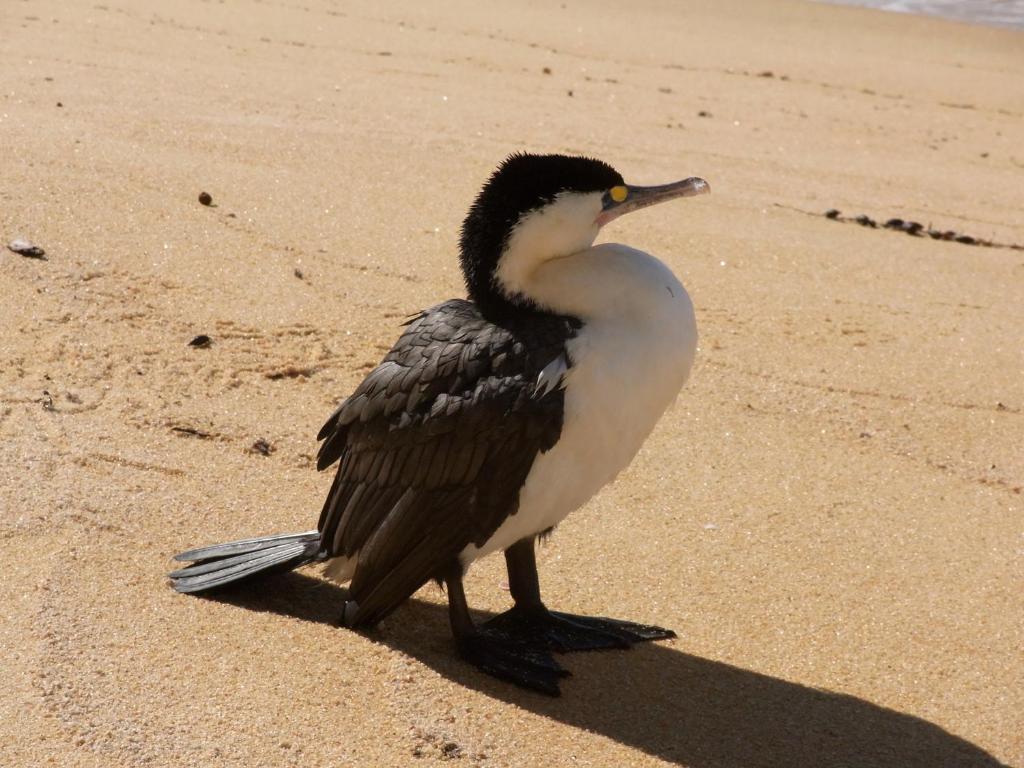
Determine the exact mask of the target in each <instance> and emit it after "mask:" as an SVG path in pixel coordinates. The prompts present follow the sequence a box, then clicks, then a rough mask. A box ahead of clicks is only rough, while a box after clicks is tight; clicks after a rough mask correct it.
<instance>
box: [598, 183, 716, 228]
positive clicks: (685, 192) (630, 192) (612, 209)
mask: <svg viewBox="0 0 1024 768" xmlns="http://www.w3.org/2000/svg"><path fill="white" fill-rule="evenodd" d="M710 191H711V187H710V186H709V185H708V183H707V182H706V181H704V179H700V178H697V177H696V176H691V177H690V178H688V179H683V180H682V181H674V182H672V183H671V184H661V185H660V186H657V187H635V186H633V185H632V184H623V185H622V186H618V187H612V188H611V189H609V190H608V191H607V192H605V193H604V195H603V196H602V198H601V214H600V215H599V216H598V217H597V223H598V225H600V226H603V225H605V224H607V223H608V222H609V221H611V220H612V219H617V218H618V217H619V216H621V215H622V214H624V213H631V212H632V211H639V210H640V209H641V208H646V207H647V206H649V205H655V204H656V203H664V202H665V201H666V200H674V199H675V198H677V197H694V196H695V195H706V194H707V193H709V192H710Z"/></svg>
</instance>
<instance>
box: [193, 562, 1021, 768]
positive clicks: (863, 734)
mask: <svg viewBox="0 0 1024 768" xmlns="http://www.w3.org/2000/svg"><path fill="white" fill-rule="evenodd" d="M344 596H345V592H344V590H343V589H341V588H339V587H336V586H334V585H333V584H330V583H328V582H325V581H321V580H319V579H314V578H310V577H309V576H304V575H302V574H300V573H288V574H284V575H281V576H275V577H272V580H271V579H268V580H266V581H263V582H262V583H261V584H260V585H259V586H258V587H257V588H256V589H245V588H244V587H242V588H232V589H227V590H224V591H221V592H219V593H216V594H213V595H211V596H210V597H211V598H212V599H216V600H219V601H223V602H228V603H231V604H233V605H238V606H241V607H244V608H247V609H250V610H256V611H269V612H273V613H277V614H281V615H284V616H291V617H295V618H298V619H302V620H304V621H310V622H318V623H327V624H332V625H334V624H336V623H337V619H338V616H339V615H340V612H341V606H342V603H343V601H344ZM477 618H478V619H479V620H483V619H485V618H486V615H484V614H478V616H477ZM622 618H628V617H622ZM677 629H679V628H677ZM347 631H348V630H345V629H342V628H339V629H338V634H339V637H338V642H344V639H345V638H344V634H345V632H347ZM370 636H371V637H372V638H373V639H374V640H376V641H378V642H381V643H383V644H385V645H388V646H390V647H392V648H395V649H397V650H400V651H402V652H403V653H406V654H408V655H409V656H412V657H414V658H416V659H418V660H419V661H420V662H422V663H423V664H426V665H427V666H428V667H430V668H431V669H434V670H436V671H437V672H438V673H439V674H441V675H443V676H445V677H447V678H449V679H450V680H453V681H455V682H457V683H458V684H459V685H463V686H465V687H467V688H473V689H476V690H479V691H482V692H484V693H486V694H487V695H488V696H492V697H494V698H496V699H500V700H502V701H507V702H509V703H512V704H515V705H516V706H519V707H522V708H524V709H527V710H530V711H531V712H536V713H538V714H541V715H544V716H545V717H549V718H551V719H552V720H557V721H560V722H563V723H565V724H567V725H571V726H573V727H575V728H581V729H584V730H587V731H592V732H594V733H598V734H601V735H602V736H606V737H608V738H610V739H614V740H615V741H617V742H620V743H622V744H626V745H629V746H632V747H636V748H637V749H641V750H643V751H644V752H647V753H648V754H650V755H653V756H655V757H658V758H661V759H662V760H668V761H672V762H675V763H678V764H680V765H685V766H693V767H694V768H727V767H729V768H733V767H736V768H739V767H740V766H742V767H743V768H761V767H767V766H800V767H801V768H811V767H816V766H822V767H824V766H829V768H832V767H833V766H843V767H847V766H849V767H852V766H871V767H872V768H939V767H940V766H957V767H958V768H960V767H963V768H968V767H969V766H970V767H973V766H978V767H979V768H980V767H982V766H986V767H987V766H991V767H993V768H995V767H996V766H1002V765H1003V764H1002V763H1000V762H999V761H998V760H996V759H995V758H993V757H992V756H991V755H989V754H988V753H986V752H985V751H983V750H982V749H980V748H979V747H976V746H974V745H973V744H971V743H970V742H968V741H965V740H964V739H961V738H959V737H958V736H954V735H953V734H951V733H949V732H948V731H945V730H943V729H942V728H940V727H939V726H937V725H934V724H932V723H929V722H927V721H926V720H922V719H920V718H917V717H914V716H912V715H906V714H903V713H901V712H896V711H894V710H891V709H886V708H885V707H882V706H878V705H877V704H872V703H871V702H869V701H865V700H864V699H858V698H856V697H855V696H848V695H845V694H841V693H833V692H830V691H825V690H818V689H815V688H808V687H806V686H803V685H799V684H798V683H791V682H787V681H785V680H780V679H778V678H774V677H769V676H768V675H762V674H759V673H757V672H752V671H750V670H747V669H741V668H739V667H734V666H731V665H729V664H722V663H720V662H717V661H710V660H708V659H703V658H700V657H698V656H692V655H690V654H687V653H684V652H682V651H680V650H678V649H677V648H676V647H674V645H679V644H681V643H680V642H679V641H676V643H675V644H643V645H640V646H637V647H635V648H633V649H631V650H630V651H628V652H596V653H587V654H573V655H569V656H560V657H559V660H560V661H561V662H562V663H563V664H564V666H566V667H567V668H568V669H570V670H571V671H572V672H573V676H572V677H570V678H567V679H566V680H565V681H564V682H563V684H562V697H561V698H557V699H555V698H549V697H547V696H543V695H540V694H536V693H532V692H530V691H524V690H520V689H519V688H516V687H514V686H512V685H509V684H506V683H503V682H501V681H499V680H495V679H492V678H491V677H488V676H487V675H484V674H483V673H481V672H478V671H477V670H476V669H474V668H473V667H471V666H469V665H468V664H466V663H464V662H463V661H461V660H460V659H459V658H458V657H456V656H455V654H454V652H453V650H454V649H453V645H452V642H451V639H450V634H449V629H448V616H447V609H446V608H445V607H444V606H441V605H437V604H434V603H429V602H424V601H421V600H416V599H413V600H411V601H409V603H408V604H407V605H406V606H404V607H403V608H401V609H400V610H399V611H398V612H397V613H396V614H395V615H394V616H393V617H392V618H391V619H390V620H388V621H387V622H385V623H384V624H382V625H381V627H380V628H378V629H376V630H374V631H373V632H372V633H370Z"/></svg>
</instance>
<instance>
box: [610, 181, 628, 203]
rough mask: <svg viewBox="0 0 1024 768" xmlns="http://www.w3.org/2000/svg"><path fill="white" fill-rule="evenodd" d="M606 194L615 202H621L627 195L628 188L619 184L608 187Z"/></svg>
mask: <svg viewBox="0 0 1024 768" xmlns="http://www.w3.org/2000/svg"><path fill="white" fill-rule="evenodd" d="M608 195H609V196H610V197H611V199H612V200H614V201H615V202H616V203H621V202H622V201H623V200H625V199H626V198H627V197H628V196H629V190H628V189H627V188H626V187H624V186H621V185H620V186H617V187H612V188H611V189H609V190H608Z"/></svg>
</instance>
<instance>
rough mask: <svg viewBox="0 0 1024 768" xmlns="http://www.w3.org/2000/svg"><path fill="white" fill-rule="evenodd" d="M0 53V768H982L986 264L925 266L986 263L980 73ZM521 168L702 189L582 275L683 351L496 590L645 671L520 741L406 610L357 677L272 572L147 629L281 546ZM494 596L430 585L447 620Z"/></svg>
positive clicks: (1021, 581)
mask: <svg viewBox="0 0 1024 768" xmlns="http://www.w3.org/2000/svg"><path fill="white" fill-rule="evenodd" d="M0 25H2V28H3V29H4V30H5V33H4V34H3V35H0V56H2V61H3V65H2V67H0V160H2V163H0V562H2V563H3V577H2V578H0V604H2V605H3V618H2V621H0V648H2V654H0V679H2V680H3V681H4V685H3V689H4V692H3V695H2V696H0V765H4V766H38V765H48V764H52V765H60V766H75V767H77V766H94V767H96V768H99V767H103V768H108V767H110V766H118V767H120V766H141V765H145V766H192V765H195V766H199V765H202V766H278V765H281V766H286V765H295V766H303V768H314V767H315V766H348V765H353V766H355V765H359V766H364V765H365V766H411V765H416V766H419V765H424V766H426V765H432V764H435V763H438V764H440V763H446V764H455V765H460V764H461V765H467V766H470V765H473V766H475V765H479V766H562V765H586V766H609V767H612V766H615V767H621V766H654V765H679V766H687V767H689V768H733V767H736V768H759V767H765V768H767V767H768V766H871V767H876V766H877V767H883V768H908V767H914V768H917V767H920V768H936V767H938V766H943V767H945V766H950V767H953V766H956V767H960V766H964V767H968V766H970V767H974V766H977V767H979V768H988V767H990V766H991V767H994V766H1000V765H1012V766H1024V652H1022V649H1024V524H1022V512H1024V494H1022V486H1024V450H1022V435H1024V250H1014V249H1011V248H1001V247H984V246H980V245H972V244H969V243H966V242H957V241H956V240H953V239H942V238H941V237H939V238H933V237H930V236H928V235H927V232H926V230H928V229H933V230H935V232H936V234H937V235H938V234H939V233H945V232H947V231H949V232H954V233H956V235H955V236H959V237H961V238H962V239H964V238H969V239H973V240H975V241H977V240H984V241H990V242H993V243H997V244H1013V243H1018V244H1019V243H1024V204H1022V202H1024V201H1022V193H1021V190H1022V189H1024V186H1022V179H1024V89H1022V88H1021V85H1020V84H1021V83H1022V82H1024V35H1022V34H1021V33H1020V32H1015V31H1013V30H1007V29H998V28H986V27H981V26H971V25H966V24H962V23H956V22H951V21H944V20H939V19H933V18H923V17H914V16H908V15H897V14H886V13H882V12H878V11H873V10H866V9H861V8H847V7H842V6H835V5H825V4H821V5H819V4H813V3H808V2H796V1H795V0H794V1H792V2H790V1H789V0H772V1H771V2H769V0H759V1H757V2H747V1H745V0H744V1H743V2H741V1H740V0H724V1H721V2H719V1H712V0H704V1H703V2H692V3H685V4H684V3H675V2H669V1H667V0H640V2H637V3H613V2H607V1H605V0H594V1H593V2H585V3H575V2H567V3H554V4H548V3H534V2H531V3H525V4H522V5H521V6H520V7H518V8H517V9H516V10H515V11H511V10H509V9H507V8H506V6H505V5H503V4H500V3H492V2H487V3H473V2H462V1H460V2H455V3H448V4H444V5H443V6H437V7H427V6H424V5H423V4H420V3H413V2H407V1H406V0H403V1H401V2H396V3H388V4H381V5H376V4H370V3H361V4H336V3H331V2H328V0H266V1H265V2H238V3H225V2H208V1H206V0H185V2H182V3H175V4H173V5H165V4H159V3H151V2H144V1H143V0H103V2H101V3H75V4H72V3H63V2H57V1H56V0H12V1H10V2H6V3H3V4H2V5H0ZM516 150H531V151H537V152H571V153H586V154H590V155H594V156H597V157H600V158H602V159H604V160H606V161H608V162H610V163H612V164H613V165H615V166H616V168H618V170H619V171H621V172H622V174H623V175H624V176H625V178H626V179H627V180H628V181H630V182H632V183H637V184H657V183H661V182H666V181H670V180H674V179H678V178H682V177H684V176H689V175H699V176H702V177H704V178H706V179H708V181H709V182H710V184H711V187H712V190H713V193H712V194H711V195H710V196H708V197H703V198H700V199H695V200H688V201H682V202H678V203H673V204H671V205H666V206H659V207H656V208H654V209H651V210H650V211H646V212H643V213H638V214H636V215H635V216H631V217H629V218H628V219H623V220H622V221H619V222H616V223H614V224H613V225H611V226H609V227H608V228H607V230H606V231H605V232H604V233H603V238H604V239H607V240H614V241H618V242H623V243H628V244H630V245H633V246H635V247H638V248H642V249H644V250H646V251H650V252H651V253H654V254H656V255H658V256H659V257H661V258H662V259H663V260H664V261H666V263H668V264H669V265H670V266H671V267H672V268H673V270H674V271H675V272H676V274H677V275H679V277H680V279H681V280H682V281H683V283H684V284H685V285H686V286H687V287H688V289H689V291H690V293H691V295H692V297H693V300H694V303H695V305H696V308H697V319H698V324H699V328H700V332H701V342H700V351H699V355H698V361H697V364H696V367H695V369H694V372H693V374H692V377H691V380H690V382H689V384H688V385H687V387H686V388H685V390H684V391H683V392H682V394H681V395H680V397H679V400H678V402H677V403H676V405H675V406H674V407H673V408H672V409H671V410H670V411H669V412H668V413H667V414H666V416H665V417H664V418H663V420H662V421H661V423H660V425H659V426H658V428H657V429H656V431H655V433H654V434H653V435H652V437H651V438H650V440H649V441H648V442H647V444H646V445H645V447H644V449H643V450H642V451H641V453H640V455H639V456H638V457H637V459H636V460H635V461H634V463H633V464H632V465H631V467H630V468H629V469H628V470H627V471H626V472H624V473H623V474H622V475H621V476H620V477H619V479H618V480H617V481H616V483H615V484H614V485H612V486H611V487H609V488H607V489H606V490H605V491H604V492H603V493H601V494H600V495H599V496H598V497H597V498H595V499H594V500H592V501H591V502H590V503H589V504H588V505H586V507H584V508H583V509H582V510H580V511H579V512H577V513H576V514H575V515H573V516H571V517H570V518H569V519H568V520H567V521H566V522H565V523H564V524H563V525H562V526H561V527H560V528H559V529H558V531H557V532H556V533H555V535H554V536H553V537H552V538H551V539H550V541H549V542H548V543H547V545H546V546H544V547H543V548H542V549H541V550H540V553H539V560H540V566H541V579H542V585H543V588H544V594H545V599H546V601H547V602H548V604H549V605H551V606H552V607H555V608H559V609H562V610H569V611H573V612H577V613H586V614H593V615H611V616H618V617H623V618H631V619H634V620H637V621H646V622H652V623H658V624H662V625H664V626H668V627H671V628H673V629H674V630H675V631H676V632H677V633H678V638H677V639H676V640H674V641H670V642H662V643H658V644H651V645H645V646H643V647H638V648H635V649H633V650H631V651H630V652H628V653H593V654H576V655H571V656H565V657H562V661H563V662H564V664H565V665H566V666H567V667H568V668H569V669H570V670H571V671H572V673H573V676H572V677H571V678H569V679H568V680H567V681H566V682H565V683H564V684H563V686H562V689H563V695H562V697H561V698H560V699H549V698H546V697H543V696H540V695H538V694H534V693H530V692H527V691H522V690H519V689H517V688H514V687H512V686H510V685H507V684H505V683H502V682H500V681H497V680H494V679H491V678H488V677H485V676H483V675H481V674H479V673H478V672H477V671H476V670H474V669H473V668H472V667H470V666H468V665H466V664H464V663H463V662H461V661H459V660H458V659H457V658H456V657H455V656H454V654H453V647H452V641H451V637H450V634H449V631H448V626H447V616H446V609H445V607H444V606H445V602H446V601H445V596H444V594H443V593H442V592H441V591H440V590H439V589H438V588H437V587H435V586H433V585H430V586H428V587H425V588H424V589H423V590H421V591H420V592H419V593H418V594H417V595H416V597H415V598H414V599H413V600H411V601H410V603H409V604H408V605H407V606H406V607H404V608H402V609H400V610H399V611H398V612H397V613H396V614H394V615H393V616H392V617H390V618H389V619H388V620H387V621H385V622H384V623H383V624H382V625H381V626H380V627H379V628H377V629H376V630H375V631H374V632H372V633H369V634H365V635H363V634H356V633H352V632H350V631H347V630H345V629H341V628H338V627H337V626H335V621H336V619H337V617H338V613H339V610H340V606H341V602H342V600H343V594H344V593H343V590H342V589H341V588H339V587H336V586H334V585H332V584H330V583H328V582H326V581H324V580H322V579H321V577H320V575H319V573H318V571H317V570H316V569H314V568H307V569H304V570H302V571H300V572H298V573H295V574H290V575H287V576H282V577H279V578H276V579H274V580H267V581H265V582H262V583H261V584H260V586H259V587H258V588H257V589H254V590H248V591H246V590H240V591H233V592H229V593H225V594H223V595H220V596H218V597H217V598H215V599H199V598H194V597H186V596H182V595H179V594H176V593H174V592H173V591H172V590H171V589H170V588H169V587H168V585H167V581H166V578H165V575H166V573H167V571H168V570H170V569H171V567H172V563H171V560H170V558H171V556H172V555H173V554H174V553H176V552H179V551H181V550H182V549H185V548H187V547H190V546H194V545H199V544H207V543H213V542H218V541H223V540H227V539H232V538H241V537H245V536H250V535H260V534H270V533H278V532H289V531H298V530H306V529H309V528H311V527H313V526H315V524H316V520H317V516H318V514H319V511H320V505H321V503H322V500H323V497H324V495H325V493H326V492H327V489H328V486H329V485H330V480H331V477H330V473H326V472H325V473H317V472H316V471H315V466H314V464H315V459H314V457H315V453H316V448H317V445H316V441H315V435H316V432H317V430H318V429H319V427H320V425H321V424H322V423H323V421H324V419H325V418H326V417H327V416H328V415H329V414H330V412H331V411H332V410H333V408H334V407H335V405H336V404H337V402H338V401H340V400H341V399H342V398H343V397H344V396H345V395H346V394H347V393H348V392H349V391H351V389H352V388H353V387H354V386H355V385H356V384H357V383H358V382H359V380H360V379H361V377H362V376H363V375H365V373H366V372H367V371H368V370H369V369H370V368H371V367H372V366H373V365H375V364H376V363H377V361H378V360H379V359H380V357H381V356H382V355H383V353H384V352H385V351H386V350H387V349H388V348H389V347H390V345H391V343H392V342H393V341H394V339H395V337H396V336H397V334H398V332H399V329H400V324H401V322H402V321H403V319H404V318H405V317H406V316H407V315H409V314H411V313H413V312H415V311H417V310H419V309H421V308H423V307H426V306H430V305H432V304H435V303H437V302H439V301H441V300H443V299H446V298H449V297H452V296H462V295H464V293H463V286H462V282H461V275H460V273H459V271H458V265H457V261H456V253H457V238H458V230H459V225H460V224H461V220H462V217H463V215H464V213H465V210H466V208H467V206H468V204H469V203H470V202H471V200H472V198H473V195H474V194H475V192H476V190H477V189H478V187H479V185H480V184H481V183H482V182H483V180H484V179H485V178H486V177H487V175H488V174H489V173H490V171H491V169H492V168H493V167H494V166H495V165H496V164H497V163H498V162H500V161H501V160H502V158H504V157H505V156H506V155H507V154H509V153H510V152H512V151H516ZM203 191H205V192H207V193H209V194H210V195H211V197H212V205H211V206H204V205H201V204H200V203H199V202H198V199H197V198H198V195H199V193H200V192H203ZM829 209H836V210H838V211H839V212H840V213H839V214H837V218H835V219H834V220H830V219H829V218H826V217H825V216H824V215H823V214H824V212H825V211H827V210H829ZM859 215H864V216H867V217H870V219H872V220H873V221H875V222H876V223H877V226H876V227H871V226H862V225H858V224H857V223H856V222H855V221H853V219H854V218H855V217H857V216H859ZM892 218H899V219H902V220H904V221H915V222H919V223H920V224H921V225H922V228H923V229H922V232H921V233H919V235H918V236H909V235H907V234H906V233H903V232H901V231H898V230H896V229H886V228H885V227H884V226H883V224H884V222H886V221H888V220H889V219H892ZM950 237H953V235H951V236H950ZM16 238H23V239H26V240H29V241H31V242H32V243H34V244H36V245H37V246H39V247H41V248H43V249H44V250H45V252H46V258H45V259H39V258H30V257H26V256H22V255H19V254H16V253H14V252H12V251H11V250H9V249H7V248H6V247H3V246H6V244H7V243H8V242H10V241H13V240H15V239H16ZM199 334H206V335H208V336H210V337H211V339H212V343H211V344H210V345H209V346H208V347H207V348H194V347H191V346H189V341H190V340H191V339H193V338H194V337H195V336H196V335H199ZM259 440H262V441H264V443H263V450H262V451H261V450H258V449H256V448H254V444H255V443H256V442H257V441H259ZM505 579H506V576H505V571H504V567H503V562H502V560H501V558H500V557H491V558H489V559H487V560H485V561H483V562H480V563H478V564H477V565H476V566H475V567H474V568H473V569H472V571H471V572H470V575H469V577H468V579H467V582H466V584H467V592H468V597H469V601H470V604H471V605H472V606H473V607H474V608H475V609H477V610H478V611H479V612H480V614H479V615H481V616H483V615H486V614H487V613H491V612H498V611H502V610H504V609H505V608H506V607H507V606H508V604H509V595H508V591H507V584H506V583H505Z"/></svg>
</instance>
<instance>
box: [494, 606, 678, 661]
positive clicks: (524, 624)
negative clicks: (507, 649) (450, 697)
mask: <svg viewBox="0 0 1024 768" xmlns="http://www.w3.org/2000/svg"><path fill="white" fill-rule="evenodd" d="M483 629H484V631H486V632H487V634H488V635H490V636H492V637H496V638H499V639H501V640H502V641H504V642H510V643H517V644H520V645H527V646H530V647H532V648H547V649H551V650H553V651H558V652H559V653H567V652H569V651H597V650H603V649H607V648H629V647H630V646H631V645H634V644H635V643H639V642H643V641H645V640H666V639H668V638H672V637H675V636H676V633H675V632H673V631H672V630H671V629H662V628H661V627H654V626H650V625H648V624H635V623H634V622H632V621H619V620H618V619H605V618H598V617H590V616H573V615H572V614H569V613H558V612H557V611H549V610H547V609H545V608H538V609H535V610H528V609H523V608H513V609H512V610H509V611H505V613H502V614H500V615H498V616H495V617H494V618H493V619H491V620H490V621H488V622H487V623H486V624H484V625H483Z"/></svg>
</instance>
